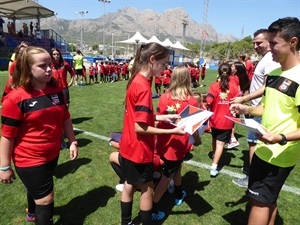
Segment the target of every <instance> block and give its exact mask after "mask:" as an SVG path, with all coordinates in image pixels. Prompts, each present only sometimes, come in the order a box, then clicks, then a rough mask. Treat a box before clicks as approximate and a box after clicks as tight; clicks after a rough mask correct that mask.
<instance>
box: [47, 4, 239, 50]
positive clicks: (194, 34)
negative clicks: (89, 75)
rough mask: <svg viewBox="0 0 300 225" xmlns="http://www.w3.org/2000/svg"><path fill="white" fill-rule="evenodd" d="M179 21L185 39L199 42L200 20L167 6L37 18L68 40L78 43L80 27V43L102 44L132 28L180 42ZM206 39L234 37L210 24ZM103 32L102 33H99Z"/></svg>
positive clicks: (121, 37) (125, 35)
mask: <svg viewBox="0 0 300 225" xmlns="http://www.w3.org/2000/svg"><path fill="white" fill-rule="evenodd" d="M183 23H186V24H187V25H186V32H185V39H184V40H185V41H184V42H185V43H186V42H191V43H194V42H200V39H201V33H202V31H201V28H202V27H201V26H202V25H201V24H198V23H197V22H195V21H194V20H192V19H191V18H189V15H188V14H187V12H186V11H185V10H184V9H182V8H175V9H168V10H165V11H164V12H163V13H162V14H159V13H157V12H155V11H152V10H144V11H139V10H138V9H136V8H133V7H125V8H123V9H120V10H118V11H117V12H115V13H106V14H105V15H103V16H101V17H100V18H98V19H85V18H81V19H77V20H65V19H60V18H58V17H51V18H45V19H41V28H42V29H53V30H55V31H56V32H57V33H58V34H60V35H61V36H62V37H64V38H65V39H66V40H67V41H68V42H71V43H79V42H80V40H81V38H80V35H81V33H80V30H81V27H82V28H83V38H82V39H83V42H84V44H88V45H93V44H96V43H97V44H102V43H103V41H104V42H105V43H111V41H112V39H113V41H114V42H115V41H121V40H125V39H128V38H129V37H131V36H132V35H133V34H135V32H136V31H139V32H140V33H141V34H142V35H143V36H144V37H145V38H150V37H152V36H153V35H156V36H157V37H158V39H160V40H161V41H163V40H165V38H169V39H170V40H171V41H172V42H175V41H177V40H179V41H181V42H183ZM205 30H206V33H207V39H206V40H207V41H211V42H225V41H226V42H227V41H235V40H237V38H235V37H233V36H232V35H230V34H227V35H222V34H219V33H218V32H217V31H216V30H215V29H214V28H213V27H212V26H210V25H208V26H207V27H206V28H205ZM103 34H104V36H103Z"/></svg>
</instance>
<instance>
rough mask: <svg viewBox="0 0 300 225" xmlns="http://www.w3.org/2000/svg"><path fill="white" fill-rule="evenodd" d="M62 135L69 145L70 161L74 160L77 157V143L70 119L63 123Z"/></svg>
mask: <svg viewBox="0 0 300 225" xmlns="http://www.w3.org/2000/svg"><path fill="white" fill-rule="evenodd" d="M63 129H64V134H65V135H66V137H67V138H68V139H69V143H70V159H71V160H74V159H76V158H77V156H78V143H77V141H76V139H75V135H74V131H73V125H72V121H71V119H70V118H69V119H67V120H65V121H64V122H63Z"/></svg>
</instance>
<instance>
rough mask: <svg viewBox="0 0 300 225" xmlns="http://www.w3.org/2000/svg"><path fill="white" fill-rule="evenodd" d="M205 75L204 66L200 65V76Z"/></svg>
mask: <svg viewBox="0 0 300 225" xmlns="http://www.w3.org/2000/svg"><path fill="white" fill-rule="evenodd" d="M205 75H206V66H202V67H201V76H205Z"/></svg>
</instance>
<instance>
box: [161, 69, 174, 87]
mask: <svg viewBox="0 0 300 225" xmlns="http://www.w3.org/2000/svg"><path fill="white" fill-rule="evenodd" d="M163 74H164V75H163V80H162V82H163V84H170V82H171V76H172V71H170V70H165V71H164V72H163Z"/></svg>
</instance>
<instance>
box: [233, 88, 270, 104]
mask: <svg viewBox="0 0 300 225" xmlns="http://www.w3.org/2000/svg"><path fill="white" fill-rule="evenodd" d="M264 90H265V86H262V87H260V88H259V89H257V90H256V91H254V92H252V93H250V94H248V95H244V96H241V97H235V98H232V99H231V101H230V103H231V104H238V103H245V102H248V101H250V100H252V99H255V98H259V97H261V96H262V95H263V93H264Z"/></svg>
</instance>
